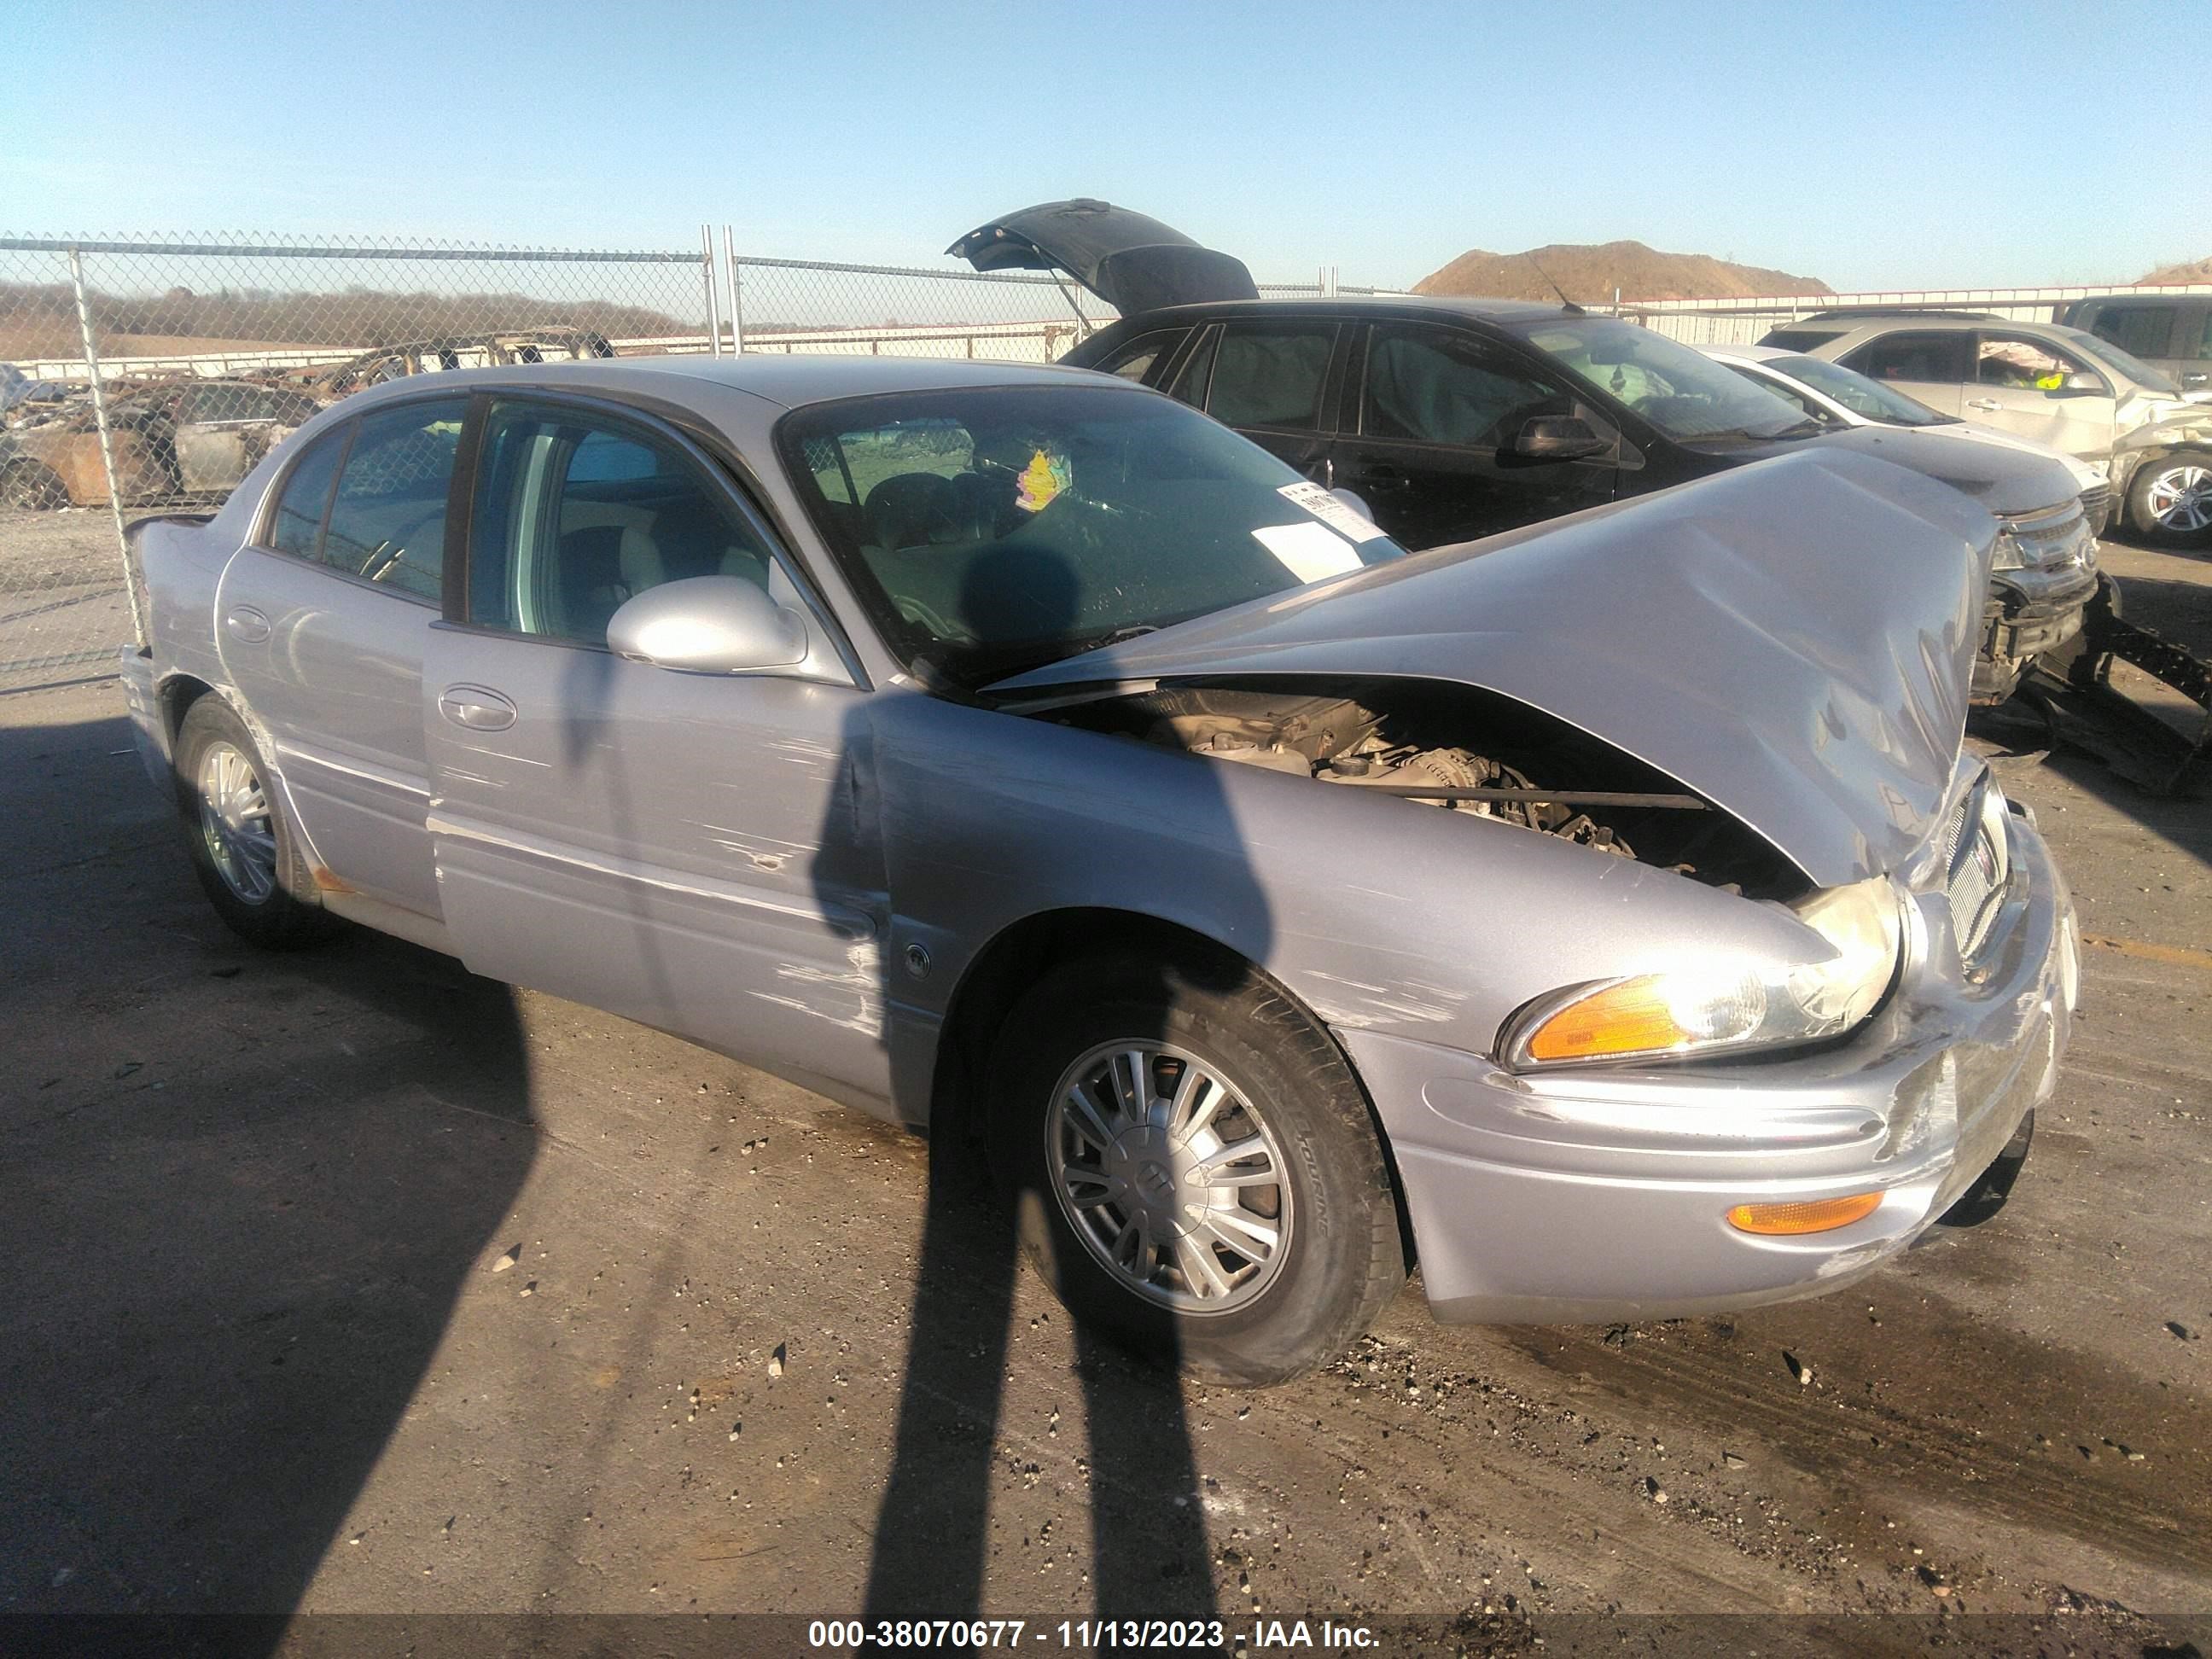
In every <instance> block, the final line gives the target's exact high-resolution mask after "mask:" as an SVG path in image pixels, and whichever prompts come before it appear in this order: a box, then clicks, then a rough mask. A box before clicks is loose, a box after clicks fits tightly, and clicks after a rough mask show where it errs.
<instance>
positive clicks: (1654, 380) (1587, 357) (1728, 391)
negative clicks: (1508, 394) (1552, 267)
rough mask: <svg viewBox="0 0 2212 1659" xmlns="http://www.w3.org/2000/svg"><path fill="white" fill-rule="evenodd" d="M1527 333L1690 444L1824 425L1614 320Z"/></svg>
mask: <svg viewBox="0 0 2212 1659" xmlns="http://www.w3.org/2000/svg"><path fill="white" fill-rule="evenodd" d="M1526 333H1527V337H1528V343H1530V344H1531V345H1534V346H1535V347H1536V348H1537V349H1539V350H1541V351H1544V352H1547V353H1548V354H1549V355H1550V356H1553V358H1555V359H1557V360H1558V361H1559V362H1560V363H1561V364H1562V365H1564V366H1565V368H1567V369H1568V370H1570V371H1571V373H1573V374H1575V375H1576V376H1577V378H1578V379H1579V380H1582V381H1583V383H1584V384H1586V385H1589V386H1595V387H1596V388H1597V389H1598V390H1599V391H1601V392H1604V393H1606V394H1607V396H1608V397H1610V398H1613V401H1614V402H1616V403H1622V404H1627V405H1628V407H1629V408H1631V409H1632V410H1635V411H1636V412H1637V413H1638V415H1641V416H1643V417H1644V419H1645V420H1647V421H1649V422H1651V424H1652V425H1654V426H1656V427H1657V428H1659V429H1660V430H1661V431H1662V432H1663V433H1665V434H1666V435H1668V437H1670V438H1676V439H1680V440H1681V441H1684V442H1686V443H1695V442H1697V441H1699V440H1701V439H1712V438H1782V437H1797V436H1804V435H1811V434H1813V433H1815V432H1818V431H1819V430H1820V424H1819V422H1814V421H1808V419H1806V418H1805V416H1804V415H1803V414H1802V412H1800V411H1799V410H1796V409H1793V408H1791V407H1790V405H1789V404H1786V403H1784V401H1783V400H1782V399H1781V398H1778V397H1776V396H1775V395H1774V394H1773V393H1772V392H1768V391H1766V390H1765V389H1764V388H1762V387H1759V386H1753V385H1752V384H1751V382H1750V381H1748V380H1745V379H1743V378H1742V377H1741V375H1739V374H1736V373H1735V370H1733V369H1731V368H1729V367H1728V366H1727V365H1726V364H1725V363H1717V362H1714V361H1713V360H1712V359H1711V357H1708V356H1705V354H1704V353H1703V352H1699V351H1693V350H1692V349H1690V348H1689V347H1688V346H1686V345H1684V344H1682V343H1680V341H1676V340H1670V339H1668V337H1666V336H1665V335H1663V334H1654V333H1653V332H1652V331H1650V329H1648V328H1638V326H1637V325H1635V324H1633V323H1624V322H1620V321H1618V320H1616V319H1613V318H1611V317H1558V318H1546V319H1544V320H1543V321H1542V322H1541V323H1537V324H1534V325H1531V326H1529V327H1528V329H1527V330H1526Z"/></svg>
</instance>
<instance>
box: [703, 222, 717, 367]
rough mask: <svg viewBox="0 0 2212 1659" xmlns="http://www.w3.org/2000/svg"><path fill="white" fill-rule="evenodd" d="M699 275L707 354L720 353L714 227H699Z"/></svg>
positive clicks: (714, 355)
mask: <svg viewBox="0 0 2212 1659" xmlns="http://www.w3.org/2000/svg"><path fill="white" fill-rule="evenodd" d="M699 277H700V280H701V281H702V282H703V283H706V285H707V355H708V356H710V357H719V356H721V355H722V310H721V307H720V306H719V305H718V304H717V303H716V302H715V299H714V227H713V226H712V225H702V226H700V227H699Z"/></svg>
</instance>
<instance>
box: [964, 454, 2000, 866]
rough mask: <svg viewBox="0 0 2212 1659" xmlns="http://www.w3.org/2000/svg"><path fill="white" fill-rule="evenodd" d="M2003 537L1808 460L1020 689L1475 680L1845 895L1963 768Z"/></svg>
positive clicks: (1226, 624)
mask: <svg viewBox="0 0 2212 1659" xmlns="http://www.w3.org/2000/svg"><path fill="white" fill-rule="evenodd" d="M1995 538H1996V521H1995V520H1992V519H1991V518H1990V516H1989V515H1988V514H1987V513H1985V512H1984V511H1983V510H1982V509H1981V508H1979V507H1976V506H1975V505H1974V504H1973V503H1972V502H1971V501H1968V500H1966V497H1964V496H1963V495H1960V494H1959V493H1958V492H1957V491H1955V490H1954V489H1950V488H1948V486H1946V485H1943V484H1940V483H1936V482H1935V481H1933V480H1932V479H1929V478H1926V477H1922V476H1920V475H1919V474H1917V473H1912V472H1907V471H1905V470H1904V469H1903V468H1901V467H1897V466H1893V465H1889V464H1888V463H1887V462H1885V461H1879V460H1875V459H1869V458H1867V457H1864V456H1861V455H1856V454H1850V453H1837V452H1835V451H1829V452H1827V453H1820V452H1817V451H1807V452H1803V453H1797V454H1793V455H1788V456H1784V457H1779V458H1777V459H1773V460H1769V461H1763V462H1760V463H1758V464H1756V465H1752V466H1747V467H1742V468H1738V469H1735V470H1732V471H1729V472H1726V473H1723V474H1720V475H1718V476H1717V477H1711V478H1707V479H1704V480H1701V481H1699V482H1698V483H1691V484H1686V485H1683V486H1681V487H1680V488H1679V489H1670V490H1666V491H1663V492H1662V493H1660V494H1658V495H1650V496H1646V497H1644V498H1641V499H1639V500H1637V501H1627V502H1622V503H1619V504H1616V505H1614V506H1611V507H1599V508H1595V509H1594V510H1592V511H1590V512H1588V513H1578V514H1576V515H1574V516H1572V517H1570V518H1566V519H1562V520H1553V522H1551V523H1549V524H1547V525H1541V526H1532V527H1530V528H1528V529H1525V530H1519V531H1514V532H1509V533H1508V534H1506V535H1504V536H1496V537H1492V538H1488V539H1487V540H1485V541H1480V542H1469V543H1466V544H1461V545H1459V546H1455V547H1444V548H1437V549H1435V550H1431V551H1430V552H1427V553H1424V554H1420V555H1418V556H1414V557H1412V558H1408V559H1404V560H1401V561H1396V562H1392V563H1389V564H1384V565H1378V566H1374V567H1370V568H1366V569H1364V570H1360V571H1357V572H1353V573H1351V574H1346V575H1344V576H1340V577H1336V578H1333V579H1330V580H1325V581H1321V582H1316V583H1314V584H1312V585H1310V586H1305V587H1300V588H1295V589H1292V590H1291V591H1290V592H1285V593H1282V594H1278V595H1276V596H1274V597H1273V598H1270V599H1259V600H1255V601H1253V602H1251V603H1249V604H1246V605H1237V606H1233V607H1231V609H1229V610H1226V611H1216V612H1214V613H1213V614H1212V615H1210V616H1206V617H1197V618H1194V619H1193V620H1192V621H1189V622H1186V623H1177V624H1176V625H1175V626H1173V627H1170V628H1164V629H1160V630H1158V632H1156V633H1152V634H1147V635H1142V636H1140V637H1139V638H1136V639H1133V640H1128V641H1122V642H1121V643H1118V644H1115V645H1109V646H1106V647H1101V648H1100V649H1097V650H1095V651H1090V652H1086V653H1083V654H1081V655H1079V656H1076V657H1072V658H1067V659H1063V660H1061V661H1059V662H1056V663H1051V664H1048V665H1046V666H1044V667H1042V668H1038V669H1034V670H1031V671H1029V672H1027V673H1024V674H1021V675H1018V676H1016V677H1014V678H1011V679H1008V680H1005V681H1001V682H1000V684H997V685H995V686H994V687H992V688H991V690H992V691H993V692H994V693H996V694H1004V693H1006V692H1009V691H1016V690H1039V689H1042V688H1045V687H1050V686H1075V685H1085V684H1109V683H1127V682H1129V681H1133V680H1134V681H1155V680H1172V679H1177V678H1206V679H1214V678H1267V679H1271V680H1273V679H1285V678H1308V677H1314V676H1328V677H1332V678H1346V677H1352V678H1425V679H1438V680H1456V681H1459V682H1461V683H1462V684H1468V685H1474V686H1480V687H1482V688H1484V689H1486V690H1492V691H1495V692H1498V693H1501V694H1503V695H1504V696H1510V697H1514V698H1516V699H1518V700H1519V701H1521V702H1525V703H1528V704H1529V705H1530V706H1532V707H1534V708H1540V709H1542V710H1544V711H1545V712H1547V713H1548V714H1553V715H1556V716H1558V717H1559V719H1561V720H1565V721H1567V722H1568V723H1570V724H1571V725H1574V726H1579V727H1581V728H1582V729H1583V730H1584V731H1586V732H1591V733H1593V734H1594V735H1595V736H1597V737H1600V738H1604V739H1605V740H1606V741H1607V742H1608V743H1611V744H1613V745H1614V746H1615V747H1617V748H1620V749H1622V750H1626V751H1627V752H1628V753H1629V754H1631V755H1633V756H1635V757H1638V759H1640V760H1643V761H1644V762H1646V763H1649V764H1650V765H1652V766H1656V767H1657V768H1658V769H1661V770H1662V771H1663V772H1666V773H1668V774H1669V775H1672V776H1674V777H1675V778H1677V779H1679V780H1680V781H1682V782H1683V783H1685V784H1686V785H1688V786H1689V787H1691V788H1692V789H1694V790H1696V791H1698V792H1699V793H1700V794H1703V795H1704V796H1705V797H1706V798H1707V799H1710V800H1711V801H1713V802H1715V803H1716V804H1717V805H1720V806H1722V807H1723V808H1725V809H1726V810H1727V811H1729V812H1732V813H1734V814H1735V816H1736V817H1739V818H1741V819H1742V820H1743V822H1744V823H1747V824H1748V825H1750V826H1751V827H1752V828H1753V829H1755V830H1757V831H1758V832H1759V834H1760V835H1761V836H1765V838H1766V839H1767V840H1768V841H1769V842H1771V843H1773V845H1774V846H1775V847H1776V848H1778V849H1779V850H1780V851H1781V852H1782V853H1783V854H1784V855H1785V856H1786V857H1788V858H1789V859H1790V860H1791V861H1792V862H1793V863H1795V864H1796V866H1798V867H1799V868H1800V869H1802V870H1803V871H1804V872H1805V873H1806V875H1807V876H1808V877H1809V878H1811V879H1812V880H1813V881H1814V882H1815V883H1816V884H1819V885H1820V886H1823V887H1832V886H1839V885H1842V884H1844V883H1847V882H1851V881H1856V880H1858V879H1860V878H1863V877H1866V876H1869V875H1872V874H1875V873H1878V872H1883V871H1887V870H1890V869H1893V868H1895V867H1896V866H1898V865H1899V863H1900V862H1901V861H1902V860H1903V859H1904V858H1905V855H1906V854H1908V853H1909V852H1910V851H1911V849H1912V848H1914V847H1915V846H1917V844H1918V843H1919V842H1921V841H1922V840H1923V839H1924V838H1925V837H1926V836H1927V835H1928V834H1929V831H1930V829H1931V828H1932V827H1933V824H1934V822H1935V819H1936V815H1937V814H1938V813H1939V812H1940V811H1942V806H1943V804H1944V801H1945V798H1946V796H1947V794H1948V791H1949V788H1950V785H1951V781H1952V777H1953V775H1954V770H1955V769H1956V767H1957V764H1958V758H1959V754H1960V745H1961V742H1962V739H1963V735H1964V732H1965V728H1966V692H1967V686H1968V683H1969V681H1970V679H1971V677H1972V666H1973V658H1974V649H1975V645H1976V641H1977V638H1978V629H1979V623H1980V619H1981V614H1982V604H1983V596H1984V591H1985V589H1986V587H1987V584H1988V580H1989V561H1990V547H1991V544H1992V543H1993V542H1994V540H1995Z"/></svg>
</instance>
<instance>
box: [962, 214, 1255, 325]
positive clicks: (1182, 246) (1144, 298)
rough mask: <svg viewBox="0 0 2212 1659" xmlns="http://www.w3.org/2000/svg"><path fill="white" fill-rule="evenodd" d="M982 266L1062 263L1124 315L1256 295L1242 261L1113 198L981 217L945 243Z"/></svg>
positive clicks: (991, 268)
mask: <svg viewBox="0 0 2212 1659" xmlns="http://www.w3.org/2000/svg"><path fill="white" fill-rule="evenodd" d="M945 252H947V253H950V254H951V255H953V256H954V257H955V258H962V259H965V260H967V261H968V263H969V264H972V265H973V266H975V269H976V270H980V271H984V272H990V271H997V270H1064V271H1066V273H1067V274H1068V275H1069V276H1073V277H1074V278H1075V280H1076V281H1077V282H1079V283H1081V284H1082V285H1083V286H1084V287H1085V288H1086V289H1090V290H1091V293H1093V294H1095V295H1097V296H1098V297H1099V298H1100V299H1102V300H1103V301H1106V303H1107V304H1109V305H1110V306H1112V307H1115V309H1116V310H1117V311H1119V312H1121V314H1122V315H1123V316H1133V315H1134V314H1135V313H1138V312H1140V311H1150V310H1152V309H1154V308H1155V307H1160V306H1179V305H1194V304H1199V303H1202V302H1204V301H1210V300H1256V299H1258V298H1259V297H1260V290H1259V289H1258V288H1257V287H1256V286H1255V285H1254V283H1253V281H1252V273H1251V272H1250V271H1249V270H1246V269H1245V268H1244V262H1243V260H1241V259H1238V258H1233V257H1231V255H1229V254H1226V253H1222V252H1217V251H1216V250H1215V249H1212V248H1210V247H1202V246H1200V245H1199V244H1198V243H1196V242H1194V241H1193V240H1191V239H1190V238H1189V237H1188V236H1186V235H1184V234H1182V232H1181V231H1179V230H1176V229H1175V228H1172V227H1170V226H1168V225H1164V224H1162V223H1161V222H1159V221H1158V220H1157V219H1153V218H1149V217H1147V216H1146V215H1144V214H1141V213H1133V212H1131V211H1130V210H1128V209H1127V208H1118V207H1115V205H1114V204H1112V203H1110V202H1101V201H1097V200H1094V199H1093V198H1091V197H1076V198H1075V199H1073V200H1072V201H1066V202H1044V203H1040V204H1038V205H1037V206H1036V207H1027V208H1024V209H1022V210H1020V211H1019V212H1018V213H1009V214H1006V215H1003V216H1000V217H999V218H996V219H993V220H991V221H989V222H987V223H985V224H981V225H978V226H977V227H976V228H975V229H973V230H971V231H969V233H968V234H966V235H965V236H963V237H962V238H960V240H957V241H956V242H955V243H953V245H952V246H951V247H949V248H947V249H945Z"/></svg>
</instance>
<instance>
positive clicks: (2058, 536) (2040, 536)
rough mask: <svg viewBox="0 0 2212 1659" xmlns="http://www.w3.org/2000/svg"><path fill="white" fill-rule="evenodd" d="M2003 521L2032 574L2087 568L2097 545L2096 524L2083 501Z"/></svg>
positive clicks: (2007, 516)
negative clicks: (2071, 566)
mask: <svg viewBox="0 0 2212 1659" xmlns="http://www.w3.org/2000/svg"><path fill="white" fill-rule="evenodd" d="M2002 523H2003V525H2004V527H2005V528H2006V529H2007V530H2008V531H2010V532H2012V538H2013V541H2014V543H2015V545H2017V546H2018V547H2019V549H2020V556H2021V560H2022V562H2024V563H2025V564H2026V565H2027V568H2029V569H2031V570H2048V569H2052V568H2057V567H2060V566H2064V565H2069V564H2085V563H2087V562H2088V560H2089V558H2090V556H2091V552H2090V550H2091V549H2092V548H2093V546H2094V545H2095V543H2096V521H2095V520H2093V519H2091V518H2089V517H2088V516H2087V511H2086V509H2085V507H2083V506H2082V504H2081V502H2080V501H2061V502H2060V503H2059V504H2058V505H2057V506H2056V507H2039V508H2038V509H2037V510H2036V511H2034V512H2033V513H2005V514H2003V515H2002Z"/></svg>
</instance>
